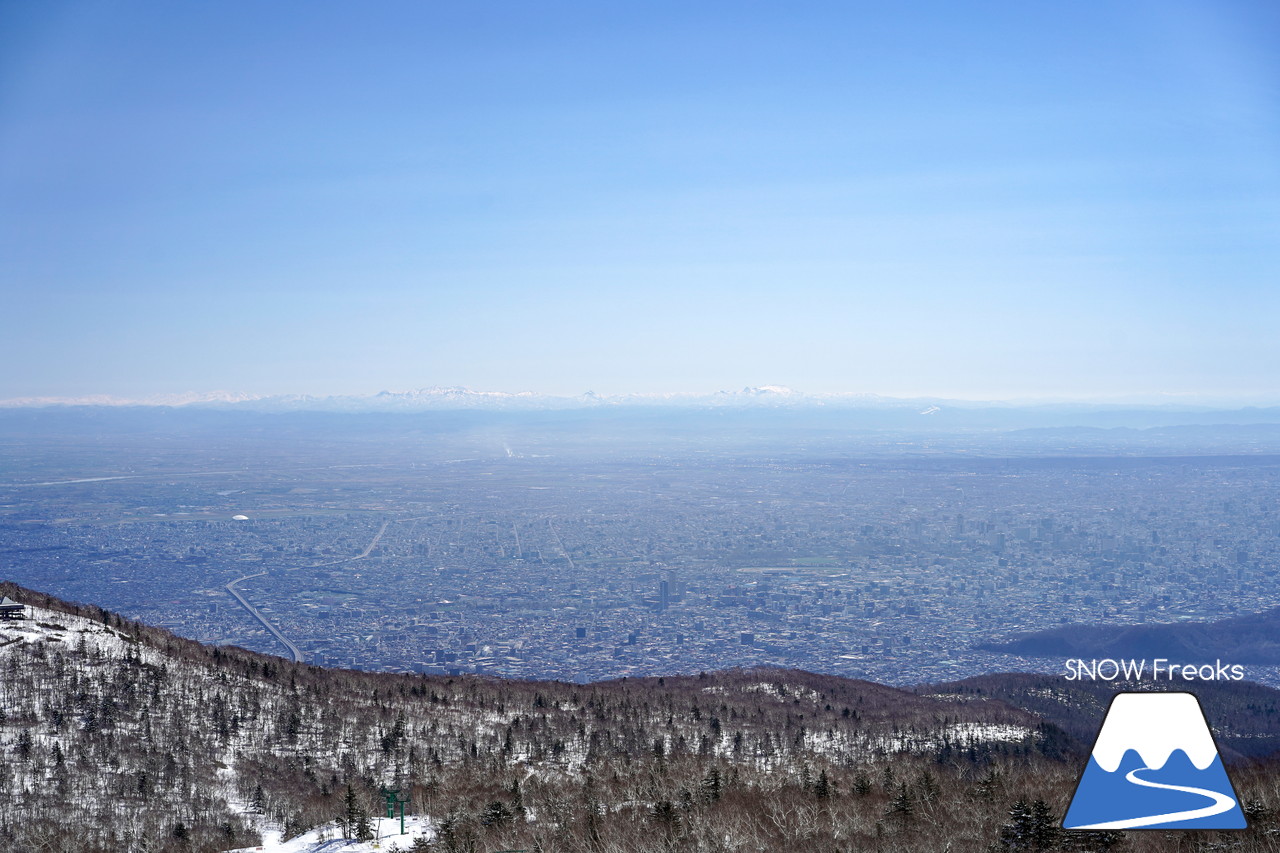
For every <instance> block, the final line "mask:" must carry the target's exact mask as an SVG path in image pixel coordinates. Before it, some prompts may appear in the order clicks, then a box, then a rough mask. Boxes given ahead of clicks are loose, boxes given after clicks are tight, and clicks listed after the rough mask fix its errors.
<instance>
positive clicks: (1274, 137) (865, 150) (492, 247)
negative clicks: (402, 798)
mask: <svg viewBox="0 0 1280 853" xmlns="http://www.w3.org/2000/svg"><path fill="white" fill-rule="evenodd" d="M0 291H2V294H3V304H2V305H0V357H2V358H3V363H4V364H5V369H4V370H3V371H0V399H5V398H13V397H24V396H35V395H54V396H74V395H81V394H98V393H101V394H114V395H120V396H130V397H137V396H144V395H149V394H159V393H175V392H182V391H208V390H213V389H230V390H236V391H244V392H250V393H312V394H328V393H364V392H375V391H378V390H381V389H392V390H403V389H410V388H418V387H424V386H431V385H466V386H469V387H471V388H475V389H482V390H508V391H517V390H533V391H541V392H548V393H579V392H582V391H585V390H587V389H593V390H595V391H598V392H601V393H616V392H626V391H642V392H647V391H668V390H669V391H714V390H717V389H722V388H724V389H733V388H739V387H742V386H745V385H755V384H765V383H776V384H785V385H789V386H791V387H794V388H797V389H800V390H804V391H813V392H819V391H862V392H872V393H881V394H892V395H916V394H932V395H942V396H952V397H971V398H1014V397H1039V396H1059V395H1065V396H1095V395H1124V394H1143V395H1145V394H1152V393H1191V394H1214V395H1218V396H1233V395H1234V396H1239V397H1241V398H1244V397H1251V398H1252V397H1257V396H1258V395H1261V396H1263V397H1270V398H1272V399H1280V344H1278V343H1277V326H1278V325H1280V323H1278V322H1277V321H1278V320H1280V4H1276V3H1275V2H1272V0H1264V2H1232V0H1212V2H1178V0H1161V1H1160V2H1107V3H1101V2H1073V3H1028V2H1026V0H1020V2H1000V3H971V2H965V3H956V2H902V3H883V2H877V3H855V2H839V3H815V2H796V3H769V4H765V3H755V2H742V1H741V0H735V2H699V3H689V2H673V3H666V2H652V1H650V2H628V3H616V2H594V0H593V2H577V3H557V2H528V0H520V2H509V3H507V2H504V3H494V2H484V1H483V0H477V2H465V3H464V2H451V3H446V2H419V1H418V0H415V2H403V3H402V2H370V3H355V2H315V1H314V0H312V1H311V2H292V3H290V2H270V3H259V2H216V3H205V2H198V3H197V2H172V0H166V1H165V2H132V0H119V2H89V3H70V2H57V0H42V2H33V3H18V2H9V3H3V4H0Z"/></svg>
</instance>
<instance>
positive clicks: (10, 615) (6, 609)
mask: <svg viewBox="0 0 1280 853" xmlns="http://www.w3.org/2000/svg"><path fill="white" fill-rule="evenodd" d="M26 609H27V608H26V605H23V604H19V603H18V602H16V601H14V600H13V599H12V598H10V597H9V596H7V595H6V596H5V597H4V599H3V600H0V619H21V618H22V617H23V616H24V615H26Z"/></svg>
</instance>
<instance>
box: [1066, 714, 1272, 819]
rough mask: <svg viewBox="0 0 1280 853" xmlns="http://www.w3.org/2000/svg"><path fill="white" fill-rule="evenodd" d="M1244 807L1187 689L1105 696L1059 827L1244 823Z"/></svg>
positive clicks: (1205, 722)
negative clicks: (1104, 712) (1103, 716)
mask: <svg viewBox="0 0 1280 853" xmlns="http://www.w3.org/2000/svg"><path fill="white" fill-rule="evenodd" d="M1245 825H1246V824H1245V819H1244V812H1242V811H1241V810H1240V802H1239V799H1238V798H1237V796H1236V792H1235V789H1234V788H1233V787H1232V786H1231V780H1230V779H1228V778H1227V772H1226V770H1225V769H1223V767H1222V756H1220V755H1219V754H1218V747H1217V746H1216V745H1215V744H1214V742H1213V734H1212V733H1211V732H1210V731H1209V724H1208V722H1207V721H1206V720H1205V716H1204V711H1202V710H1201V709H1200V702H1199V700H1197V699H1196V697H1195V695H1194V694H1191V693H1119V694H1117V695H1116V697H1115V698H1114V699H1112V700H1111V707H1110V708H1108V709H1107V716H1106V719H1104V720H1103V721H1102V730H1101V731H1099V732H1098V740H1097V742H1096V743H1094V745H1093V753H1092V754H1091V755H1090V756H1089V763H1088V764H1087V765H1086V766H1085V769H1084V775H1082V776H1081V777H1080V784H1079V785H1078V786H1076V795H1075V797H1073V798H1072V800H1071V807H1070V808H1068V809H1067V816H1066V817H1065V818H1064V819H1063V821H1062V827H1063V828H1064V829H1244V828H1245Z"/></svg>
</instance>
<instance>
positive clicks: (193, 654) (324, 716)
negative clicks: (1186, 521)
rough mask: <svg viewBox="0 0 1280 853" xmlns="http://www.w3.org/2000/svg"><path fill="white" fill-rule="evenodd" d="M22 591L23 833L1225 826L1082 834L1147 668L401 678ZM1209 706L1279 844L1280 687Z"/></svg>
mask: <svg viewBox="0 0 1280 853" xmlns="http://www.w3.org/2000/svg"><path fill="white" fill-rule="evenodd" d="M0 594H3V595H7V596H9V597H10V598H13V599H14V600H15V601H19V602H21V603H23V604H25V605H26V609H25V618H22V619H18V620H5V621H3V622H0V700H2V701H0V755H2V756H3V760H2V761H0V802H3V803H4V806H3V808H0V848H3V849H6V850H15V851H16V850H22V851H27V850H31V851H36V850H40V851H65V852H66V853H72V851H77V852H78V853H79V852H80V851H84V853H88V852H89V851H102V852H103V853H106V851H122V850H139V851H142V850H146V851H220V850H229V849H235V848H243V847H249V846H253V845H256V844H259V843H261V837H262V833H264V831H267V830H268V829H270V830H272V831H274V832H276V833H280V834H282V835H283V837H285V838H288V837H294V836H300V835H302V834H303V833H306V832H308V831H309V830H314V829H315V828H316V827H324V826H329V827H335V828H334V829H333V833H334V837H335V839H337V838H340V837H341V835H342V834H343V832H344V831H345V832H348V833H349V832H351V831H353V828H354V827H356V826H364V825H365V824H364V823H360V821H364V820H366V819H367V818H369V817H371V816H374V815H377V814H381V813H382V811H383V799H382V794H381V792H382V790H383V789H385V788H397V789H399V790H400V791H401V792H402V797H407V800H408V806H407V808H408V810H409V812H410V813H411V814H414V815H427V816H429V817H430V820H431V827H432V830H433V832H432V835H431V838H430V840H426V839H425V838H424V839H422V840H419V841H417V842H416V844H415V845H413V846H406V847H405V848H402V849H406V850H408V849H417V850H424V849H428V850H432V851H440V853H446V852H447V853H455V851H457V852H458V853H461V851H468V853H479V851H496V850H528V851H534V850H536V851H545V853H551V851H572V852H573V853H578V851H581V853H588V851H590V852H591V853H615V851H616V853H624V851H636V852H637V853H640V851H676V850H679V851H746V850H751V851H760V850H765V851H784V850H785V851H854V850H882V851H908V850H910V851H916V850H952V851H964V850H973V851H988V850H1050V849H1052V850H1057V849H1070V850H1111V849H1116V850H1134V851H1146V850H1175V849H1177V850H1185V849H1220V848H1219V847H1215V846H1213V845H1215V844H1220V843H1221V838H1222V837H1225V836H1221V834H1219V833H1209V832H1202V833H1181V834H1178V835H1176V836H1169V835H1168V834H1161V833H1150V832H1148V833H1142V832H1130V833H1119V832H1086V833H1081V832H1064V831H1062V830H1061V829H1060V828H1059V827H1060V825H1061V816H1062V814H1063V813H1064V811H1065V810H1066V807H1067V805H1068V804H1069V802H1070V799H1071V795H1072V792H1073V790H1074V786H1075V784H1076V781H1077V779H1078V777H1079V773H1080V771H1081V768H1082V767H1083V766H1084V762H1085V760H1086V759H1087V756H1088V751H1089V746H1090V743H1091V741H1092V737H1093V734H1094V733H1095V732H1096V730H1097V728H1096V727H1097V725H1098V721H1099V720H1100V719H1101V716H1102V713H1103V712H1104V711H1105V708H1106V705H1107V702H1108V701H1109V698H1110V695H1111V693H1112V692H1114V691H1115V690H1116V689H1122V687H1123V686H1122V685H1120V686H1118V685H1105V684H1069V683H1067V682H1065V680H1063V679H1061V678H1056V679H1055V678H1052V677H1048V676H1032V675H1018V674H1014V675H991V676H984V677H982V678H975V679H968V680H966V681H963V682H957V683H953V684H943V685H922V686H919V687H917V688H915V689H911V690H904V689H899V688H894V687H887V686H883V685H880V684H875V683H871V682H867V681H859V680H854V679H848V678H841V677H835V676H829V675H821V674H816V673H812V672H803V671H796V670H780V669H747V670H729V671H722V672H710V673H690V674H682V675H671V676H666V677H652V678H639V679H637V678H623V679H618V680H612V681H603V682H596V683H589V684H576V683H566V682H547V681H521V680H506V679H499V678H493V677H485V676H426V675H410V674H406V675H392V674H384V673H369V672H358V671H353V670H334V669H324V668H321V667H316V666H311V665H306V664H300V663H294V662H291V661H287V660H285V659H282V658H278V657H272V656H268V655H263V654H259V653H255V652H250V651H247V650H244V649H241V648H237V647H226V646H210V645H202V644H200V643H197V642H195V641H192V640H187V639H183V638H181V637H178V636H176V635H174V634H172V633H169V632H168V631H165V630H163V629H160V628H155V627H151V626H148V625H145V624H141V623H139V622H134V621H131V620H128V619H125V618H122V617H120V616H118V615H116V614H114V613H111V612H109V611H107V610H104V609H102V608H99V607H95V606H86V605H77V604H72V603H68V602H65V601H61V600H58V599H56V598H53V597H51V596H48V595H44V594H41V593H38V592H35V591H32V590H29V589H24V588H22V587H19V586H17V585H14V584H8V583H5V584H0ZM1202 701H1203V703H1204V705H1205V709H1206V712H1207V713H1208V714H1209V716H1210V718H1211V719H1212V720H1213V721H1214V723H1215V728H1216V734H1217V737H1218V740H1219V743H1220V744H1221V748H1222V753H1223V756H1224V758H1225V759H1226V761H1227V765H1228V769H1229V772H1230V773H1231V775H1232V778H1233V781H1234V783H1235V786H1236V790H1237V791H1238V792H1239V795H1240V799H1241V804H1242V806H1243V808H1244V811H1245V814H1246V815H1247V816H1248V818H1249V824H1250V828H1249V829H1248V830H1244V831H1242V832H1237V833H1233V834H1231V835H1230V837H1229V843H1230V845H1231V846H1230V849H1233V850H1271V849H1275V848H1274V846H1272V845H1274V844H1275V840H1274V839H1275V838H1276V833H1277V832H1278V831H1280V829H1278V828H1280V822H1278V821H1277V819H1276V810H1277V809H1280V784H1278V782H1277V780H1278V779H1280V773H1278V772H1277V769H1278V768H1280V764H1277V762H1276V759H1275V758H1272V757H1270V756H1271V755H1272V754H1273V747H1275V746H1276V740H1275V739H1276V738H1277V737H1280V691H1276V690H1272V689H1270V688H1265V687H1261V686H1258V685H1255V684H1247V683H1245V684H1224V685H1213V686H1212V688H1211V691H1210V693H1208V694H1205V695H1202ZM344 815H345V816H346V818H345V819H344ZM357 818H359V820H357ZM339 826H341V827H342V829H338V828H336V827H339ZM334 843H336V841H335V842H334ZM1187 844H1190V845H1191V846H1190V847H1188V846H1186V845H1187ZM388 849H389V848H388ZM1221 849H1225V848H1221Z"/></svg>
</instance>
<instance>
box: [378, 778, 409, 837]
mask: <svg viewBox="0 0 1280 853" xmlns="http://www.w3.org/2000/svg"><path fill="white" fill-rule="evenodd" d="M382 798H383V800H385V801H386V804H387V817H389V818H394V817H395V816H396V813H395V812H396V806H399V807H400V834H401V835H404V807H405V806H407V805H408V804H409V795H408V794H407V793H405V792H404V791H402V790H401V789H400V788H383V789H382Z"/></svg>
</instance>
